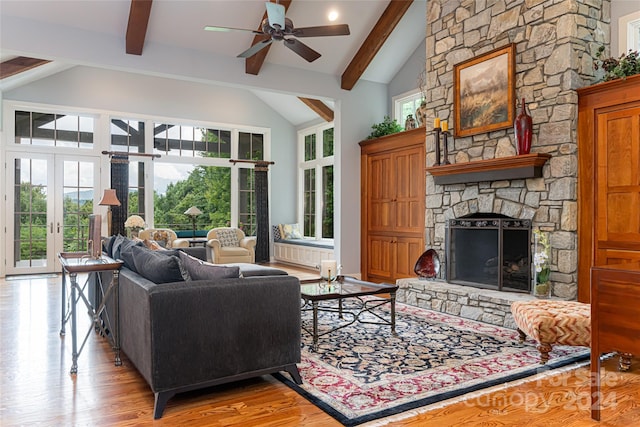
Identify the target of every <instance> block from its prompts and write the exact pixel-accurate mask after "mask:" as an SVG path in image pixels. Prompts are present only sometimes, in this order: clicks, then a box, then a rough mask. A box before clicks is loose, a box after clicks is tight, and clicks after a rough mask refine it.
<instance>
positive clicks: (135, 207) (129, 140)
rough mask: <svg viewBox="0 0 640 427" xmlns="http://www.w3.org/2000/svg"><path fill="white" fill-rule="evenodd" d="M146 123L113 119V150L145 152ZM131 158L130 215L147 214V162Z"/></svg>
mask: <svg viewBox="0 0 640 427" xmlns="http://www.w3.org/2000/svg"><path fill="white" fill-rule="evenodd" d="M144 142H145V123H144V122H143V121H138V120H133V119H111V150H112V151H122V152H126V153H144V152H145V149H144ZM136 159H137V158H136V157H131V158H129V205H128V207H127V212H128V214H129V215H140V216H141V217H142V218H144V219H145V221H147V220H148V219H147V217H146V215H145V187H144V171H145V168H144V166H145V164H144V162H142V161H137V160H136Z"/></svg>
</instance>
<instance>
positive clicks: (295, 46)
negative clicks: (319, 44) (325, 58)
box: [283, 39, 322, 62]
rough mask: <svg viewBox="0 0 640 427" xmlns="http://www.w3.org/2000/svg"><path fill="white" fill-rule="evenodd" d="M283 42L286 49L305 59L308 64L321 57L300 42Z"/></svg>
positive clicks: (287, 40)
mask: <svg viewBox="0 0 640 427" xmlns="http://www.w3.org/2000/svg"><path fill="white" fill-rule="evenodd" d="M283 41H284V45H285V46H286V47H288V48H289V49H291V50H292V51H294V52H295V53H297V54H298V55H300V56H301V57H303V58H304V59H306V60H307V61H308V62H313V61H315V60H316V59H318V58H320V57H321V56H322V55H320V54H319V53H318V52H316V51H315V50H313V49H311V48H310V47H309V46H307V45H306V44H304V43H302V42H301V41H300V40H296V39H284V40H283Z"/></svg>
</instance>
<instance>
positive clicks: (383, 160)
mask: <svg viewBox="0 0 640 427" xmlns="http://www.w3.org/2000/svg"><path fill="white" fill-rule="evenodd" d="M368 163H369V164H368V171H369V175H368V176H367V188H368V189H369V200H368V204H369V206H368V209H367V212H368V215H367V222H368V229H369V230H370V231H389V229H390V228H391V227H393V210H392V208H393V198H394V194H395V189H394V188H393V187H394V181H395V179H394V177H393V164H392V156H391V154H376V155H372V156H369V159H368Z"/></svg>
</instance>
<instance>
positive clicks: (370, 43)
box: [340, 0, 413, 90]
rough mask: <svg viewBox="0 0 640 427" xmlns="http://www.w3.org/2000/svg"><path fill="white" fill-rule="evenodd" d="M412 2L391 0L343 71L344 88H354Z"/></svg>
mask: <svg viewBox="0 0 640 427" xmlns="http://www.w3.org/2000/svg"><path fill="white" fill-rule="evenodd" d="M411 3H413V0H391V1H390V2H389V5H388V6H387V8H386V9H385V11H384V12H383V13H382V15H380V19H378V22H376V25H374V27H373V29H372V30H371V32H370V33H369V35H368V36H367V38H366V40H365V41H364V42H363V43H362V46H360V49H359V50H358V53H356V54H355V56H354V57H353V59H352V60H351V62H350V63H349V65H348V66H347V69H346V70H345V71H344V73H342V84H341V85H340V87H342V89H345V90H351V89H353V87H354V86H355V85H356V83H357V82H358V79H360V76H362V73H364V71H365V70H366V69H367V67H368V66H369V64H370V63H371V61H372V60H373V58H375V56H376V55H377V53H378V51H379V50H380V48H381V47H382V45H383V44H384V42H385V41H386V40H387V38H388V37H389V35H390V34H391V32H392V31H393V29H394V28H395V27H396V25H398V22H400V19H401V18H402V17H403V16H404V14H405V12H406V11H407V9H409V6H411Z"/></svg>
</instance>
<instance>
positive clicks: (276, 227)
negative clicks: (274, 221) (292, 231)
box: [273, 224, 282, 242]
mask: <svg viewBox="0 0 640 427" xmlns="http://www.w3.org/2000/svg"><path fill="white" fill-rule="evenodd" d="M280 240H282V234H281V233H280V224H279V225H274V226H273V241H274V242H279V241H280Z"/></svg>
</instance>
